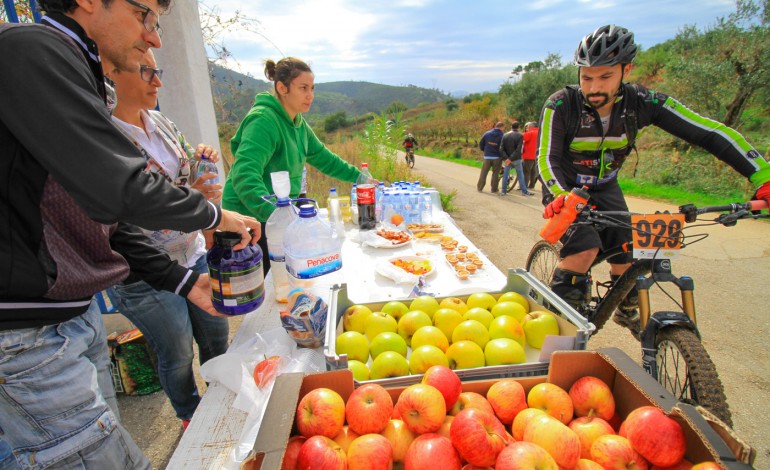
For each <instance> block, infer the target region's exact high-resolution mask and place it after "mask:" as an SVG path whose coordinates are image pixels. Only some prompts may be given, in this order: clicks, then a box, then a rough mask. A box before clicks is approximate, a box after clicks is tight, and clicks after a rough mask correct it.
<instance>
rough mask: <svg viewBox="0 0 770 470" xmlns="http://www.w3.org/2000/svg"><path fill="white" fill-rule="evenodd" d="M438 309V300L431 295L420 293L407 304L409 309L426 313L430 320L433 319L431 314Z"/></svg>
mask: <svg viewBox="0 0 770 470" xmlns="http://www.w3.org/2000/svg"><path fill="white" fill-rule="evenodd" d="M438 309H439V306H438V300H436V298H435V297H433V296H432V295H421V296H419V297H416V298H415V299H414V300H412V303H410V304H409V310H422V311H423V312H425V313H427V314H428V316H429V317H430V319H431V320H433V314H434V313H436V310H438Z"/></svg>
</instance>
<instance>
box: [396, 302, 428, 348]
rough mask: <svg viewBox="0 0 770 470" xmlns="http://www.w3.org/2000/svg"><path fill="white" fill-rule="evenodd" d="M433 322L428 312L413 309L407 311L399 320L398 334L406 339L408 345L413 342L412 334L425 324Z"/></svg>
mask: <svg viewBox="0 0 770 470" xmlns="http://www.w3.org/2000/svg"><path fill="white" fill-rule="evenodd" d="M431 325H433V322H432V321H430V317H429V316H428V314H427V313H425V312H423V311H421V310H412V311H411V312H407V313H405V314H404V315H403V316H402V317H401V319H400V320H399V321H398V330H397V331H398V334H400V335H401V336H402V337H403V338H404V339H405V340H406V344H407V345H411V344H412V335H413V334H414V332H415V331H417V330H419V329H420V328H421V327H423V326H431Z"/></svg>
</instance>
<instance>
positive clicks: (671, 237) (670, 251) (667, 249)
mask: <svg viewBox="0 0 770 470" xmlns="http://www.w3.org/2000/svg"><path fill="white" fill-rule="evenodd" d="M631 225H632V226H633V228H634V229H633V242H634V253H633V256H634V258H635V259H653V258H655V259H673V258H676V257H677V256H679V250H680V249H681V248H682V227H684V214H647V215H632V216H631Z"/></svg>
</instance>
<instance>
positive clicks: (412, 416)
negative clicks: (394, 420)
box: [396, 384, 446, 434]
mask: <svg viewBox="0 0 770 470" xmlns="http://www.w3.org/2000/svg"><path fill="white" fill-rule="evenodd" d="M396 408H398V413H399V414H400V415H401V420H402V421H403V422H404V424H406V427H407V428H409V430H411V431H412V432H414V433H417V434H423V433H426V432H435V431H436V430H437V429H438V428H440V427H441V423H443V422H444V418H445V417H446V405H445V404H444V397H443V396H442V395H441V392H439V391H438V390H437V389H436V388H435V387H432V386H430V385H425V384H414V385H410V386H408V387H406V388H405V389H404V391H403V392H401V395H400V396H399V397H398V402H397V403H396Z"/></svg>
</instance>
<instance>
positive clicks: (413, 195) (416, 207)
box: [409, 191, 421, 224]
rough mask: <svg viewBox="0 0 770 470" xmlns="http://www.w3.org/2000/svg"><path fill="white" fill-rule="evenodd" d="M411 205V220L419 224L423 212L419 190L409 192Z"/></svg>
mask: <svg viewBox="0 0 770 470" xmlns="http://www.w3.org/2000/svg"><path fill="white" fill-rule="evenodd" d="M409 206H410V207H411V212H409V220H410V221H411V223H413V224H419V223H421V222H420V217H421V212H420V193H418V192H417V191H410V192H409Z"/></svg>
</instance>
